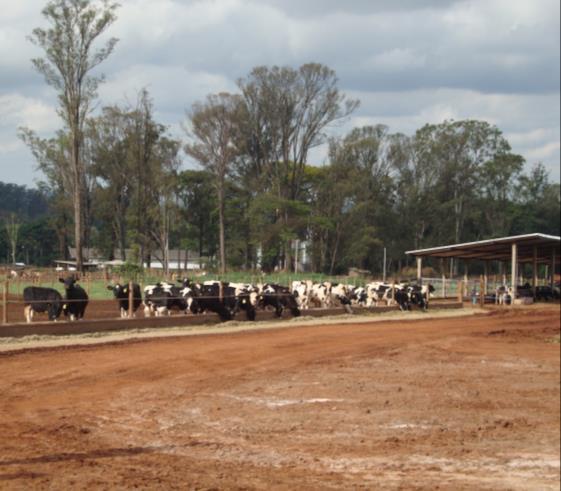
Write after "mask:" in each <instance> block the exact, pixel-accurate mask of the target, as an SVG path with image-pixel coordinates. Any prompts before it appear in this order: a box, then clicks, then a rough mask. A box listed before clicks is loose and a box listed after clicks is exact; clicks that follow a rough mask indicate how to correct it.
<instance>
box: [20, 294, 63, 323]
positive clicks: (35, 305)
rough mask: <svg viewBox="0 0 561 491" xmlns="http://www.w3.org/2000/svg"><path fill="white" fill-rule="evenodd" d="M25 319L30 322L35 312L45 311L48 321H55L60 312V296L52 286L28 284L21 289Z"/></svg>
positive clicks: (61, 303)
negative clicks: (44, 286)
mask: <svg viewBox="0 0 561 491" xmlns="http://www.w3.org/2000/svg"><path fill="white" fill-rule="evenodd" d="M23 301H24V302H25V307H24V310H23V312H24V314H25V320H26V321H27V322H31V321H32V320H33V314H34V313H35V312H47V315H48V316H49V320H50V321H56V320H57V319H58V318H59V316H60V314H61V312H62V305H63V302H62V296H61V294H60V293H59V292H57V291H56V290H55V289H53V288H43V287H39V286H28V287H25V288H24V289H23Z"/></svg>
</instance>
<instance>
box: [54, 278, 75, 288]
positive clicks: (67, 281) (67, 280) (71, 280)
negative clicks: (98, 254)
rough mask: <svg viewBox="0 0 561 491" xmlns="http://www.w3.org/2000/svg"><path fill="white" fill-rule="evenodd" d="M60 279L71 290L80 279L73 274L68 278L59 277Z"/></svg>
mask: <svg viewBox="0 0 561 491" xmlns="http://www.w3.org/2000/svg"><path fill="white" fill-rule="evenodd" d="M58 281H60V282H61V283H62V284H63V285H64V289H65V290H70V289H71V288H72V287H73V286H74V285H75V284H76V282H77V281H78V279H77V278H76V277H75V276H74V275H72V276H68V277H67V278H59V279H58Z"/></svg>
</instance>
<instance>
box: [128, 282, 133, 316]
mask: <svg viewBox="0 0 561 491" xmlns="http://www.w3.org/2000/svg"><path fill="white" fill-rule="evenodd" d="M132 285H133V283H132V281H129V319H132V314H133V308H132V303H133V299H134V295H133V290H132Z"/></svg>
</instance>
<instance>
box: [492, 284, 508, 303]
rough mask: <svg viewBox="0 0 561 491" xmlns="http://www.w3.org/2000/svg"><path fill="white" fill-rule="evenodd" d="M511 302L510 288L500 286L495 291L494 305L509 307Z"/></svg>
mask: <svg viewBox="0 0 561 491" xmlns="http://www.w3.org/2000/svg"><path fill="white" fill-rule="evenodd" d="M511 301H512V288H510V287H507V286H506V285H501V286H499V287H497V289H496V290H495V303H496V304H498V305H509V304H510V303H511Z"/></svg>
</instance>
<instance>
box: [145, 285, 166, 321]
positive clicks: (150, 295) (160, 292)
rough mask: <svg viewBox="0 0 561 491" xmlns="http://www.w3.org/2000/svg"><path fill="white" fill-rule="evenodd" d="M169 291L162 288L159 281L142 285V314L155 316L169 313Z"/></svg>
mask: <svg viewBox="0 0 561 491" xmlns="http://www.w3.org/2000/svg"><path fill="white" fill-rule="evenodd" d="M170 297H171V292H170V289H169V288H164V287H163V286H162V284H161V283H156V284H154V285H146V286H145V287H144V316H145V317H150V316H151V315H152V314H154V315H155V316H156V317H160V316H162V315H169V309H170V306H171V300H170Z"/></svg>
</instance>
